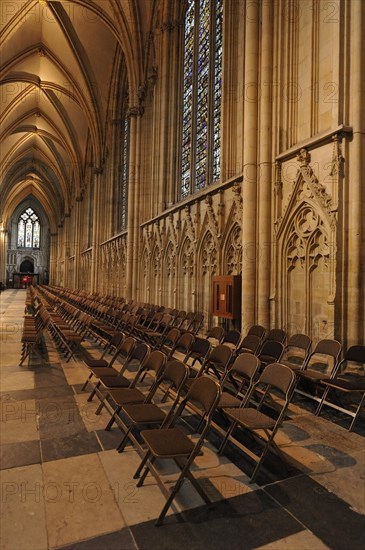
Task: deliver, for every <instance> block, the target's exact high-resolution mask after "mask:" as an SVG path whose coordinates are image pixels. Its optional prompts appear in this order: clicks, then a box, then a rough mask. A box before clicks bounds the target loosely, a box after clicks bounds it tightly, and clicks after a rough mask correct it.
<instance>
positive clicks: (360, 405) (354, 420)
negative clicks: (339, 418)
mask: <svg viewBox="0 0 365 550" xmlns="http://www.w3.org/2000/svg"><path fill="white" fill-rule="evenodd" d="M364 399H365V393H363V395H362V398H361V401H360V403H359V406H358V407H357V410H356V413H355V416H354V418H353V419H352V422H351V424H350V427H349V432H351V431H352V428H353V427H354V426H355V422H356V420H357V418H358V416H359V414H360V410H361V407H362V404H363V402H364Z"/></svg>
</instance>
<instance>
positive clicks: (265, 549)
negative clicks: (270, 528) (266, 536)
mask: <svg viewBox="0 0 365 550" xmlns="http://www.w3.org/2000/svg"><path fill="white" fill-rule="evenodd" d="M326 549H329V546H327V545H326V544H324V543H323V542H322V541H321V540H320V539H319V538H318V537H315V536H314V535H313V533H311V532H310V531H307V530H304V531H301V532H300V533H295V534H294V535H290V536H289V537H285V538H280V539H279V540H277V541H273V542H270V544H264V545H263V546H260V547H258V548H257V550H326Z"/></svg>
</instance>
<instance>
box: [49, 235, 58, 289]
mask: <svg viewBox="0 0 365 550" xmlns="http://www.w3.org/2000/svg"><path fill="white" fill-rule="evenodd" d="M57 241H58V233H50V254H49V282H50V284H51V285H57V284H58V282H59V281H58V276H57Z"/></svg>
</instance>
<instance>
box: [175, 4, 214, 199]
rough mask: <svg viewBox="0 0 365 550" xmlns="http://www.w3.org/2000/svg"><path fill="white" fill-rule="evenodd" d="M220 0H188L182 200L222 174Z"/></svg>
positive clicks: (185, 40) (184, 77) (185, 32)
mask: <svg viewBox="0 0 365 550" xmlns="http://www.w3.org/2000/svg"><path fill="white" fill-rule="evenodd" d="M222 35H223V0H188V2H187V10H186V14H185V30H184V65H183V68H184V75H183V116H182V151H181V188H180V198H185V197H186V196H188V195H189V194H190V193H193V192H195V191H198V190H200V189H203V188H204V187H206V186H207V185H209V184H210V183H213V182H214V181H218V180H219V178H220V148H221V94H222V91H221V80H222Z"/></svg>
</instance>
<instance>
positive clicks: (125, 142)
mask: <svg viewBox="0 0 365 550" xmlns="http://www.w3.org/2000/svg"><path fill="white" fill-rule="evenodd" d="M120 160H121V162H120V167H119V193H120V196H119V200H120V203H119V213H120V229H121V230H122V231H123V230H124V229H127V221H128V175H129V174H128V167H129V118H128V117H127V109H126V108H125V109H124V110H123V116H122V124H121V159H120Z"/></svg>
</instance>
